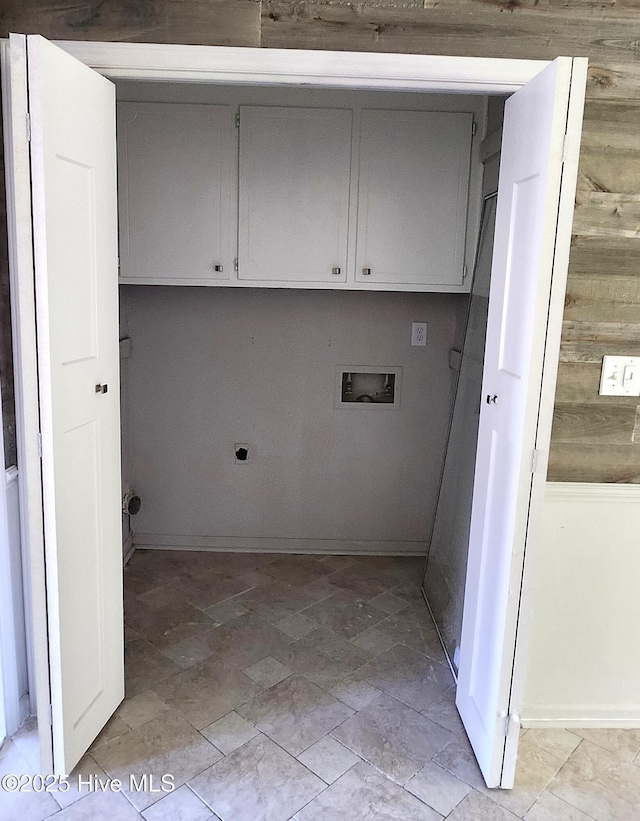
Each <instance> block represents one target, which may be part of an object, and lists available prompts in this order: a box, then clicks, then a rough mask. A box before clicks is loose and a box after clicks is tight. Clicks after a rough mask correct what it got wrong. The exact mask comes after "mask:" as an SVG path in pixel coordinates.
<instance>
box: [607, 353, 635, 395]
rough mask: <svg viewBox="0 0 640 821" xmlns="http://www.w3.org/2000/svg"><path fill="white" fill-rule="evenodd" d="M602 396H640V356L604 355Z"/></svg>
mask: <svg viewBox="0 0 640 821" xmlns="http://www.w3.org/2000/svg"><path fill="white" fill-rule="evenodd" d="M600 396H640V356H605V357H603V358H602V374H601V376H600Z"/></svg>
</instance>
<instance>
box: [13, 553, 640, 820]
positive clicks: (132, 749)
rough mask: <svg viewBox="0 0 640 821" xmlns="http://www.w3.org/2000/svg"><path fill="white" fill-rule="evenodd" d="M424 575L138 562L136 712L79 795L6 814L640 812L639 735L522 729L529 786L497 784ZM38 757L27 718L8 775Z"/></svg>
mask: <svg viewBox="0 0 640 821" xmlns="http://www.w3.org/2000/svg"><path fill="white" fill-rule="evenodd" d="M421 567H422V561H421V560H419V559H409V558H404V559H400V558H395V559H394V558H355V557H344V556H325V557H319V556H274V555H248V554H213V553H184V552H177V551H176V552H173V551H138V552H136V554H135V555H134V556H133V558H132V560H131V562H130V563H129V565H128V566H127V568H126V571H125V612H126V615H125V630H126V665H125V675H126V699H125V701H124V702H123V703H122V705H121V706H120V707H119V709H118V710H117V712H116V714H115V715H114V717H113V718H112V719H111V721H110V722H109V724H108V725H107V726H106V727H105V729H104V730H103V732H102V733H101V734H100V736H99V737H98V738H97V739H96V741H95V742H94V744H93V745H92V747H91V749H90V750H89V752H88V754H87V755H85V757H84V758H83V759H82V761H81V762H80V764H79V765H78V768H77V770H76V772H75V773H74V774H72V777H71V779H70V782H71V789H70V790H69V791H68V792H65V793H60V792H57V793H30V794H28V793H2V792H0V821H15V819H20V821H42V819H45V818H50V817H54V818H56V819H58V821H103V819H104V821H129V819H131V821H135V819H138V821H141V819H145V821H215V820H216V819H222V821H289V820H290V819H291V820H292V821H394V820H397V821H438V820H439V819H442V818H447V819H450V821H509V820H511V821H514V819H525V821H627V819H628V821H637V819H639V818H640V730H627V731H623V730H599V731H596V730H574V731H571V732H569V731H567V730H527V731H524V732H523V737H522V740H521V744H520V756H519V766H518V776H517V783H516V787H515V789H513V790H510V791H503V790H487V789H486V788H485V787H484V785H483V781H482V778H481V776H480V773H479V771H478V768H477V765H476V763H475V760H474V758H473V755H472V753H471V750H470V748H469V744H468V742H467V740H466V736H465V735H464V732H463V730H462V726H461V724H460V721H459V719H458V716H457V713H456V709H455V705H454V702H453V697H454V696H453V679H452V677H451V674H450V672H449V670H448V668H447V665H446V663H445V659H444V656H443V653H442V650H441V649H440V645H439V643H438V640H437V636H436V634H435V630H434V628H433V625H432V624H431V622H430V620H429V616H428V614H427V611H426V608H425V605H424V603H423V601H422V597H421V594H420V589H419V580H420V572H421ZM36 752H37V751H36V745H35V737H34V733H33V728H32V727H31V726H30V725H26V726H25V728H23V730H21V732H20V733H18V735H17V736H16V737H15V738H14V739H13V741H11V742H9V743H7V744H5V746H4V747H3V748H2V750H1V751H0V776H1V775H3V774H6V773H31V772H35V771H36V769H37V757H36ZM79 774H81V775H83V776H84V777H85V783H86V779H88V778H89V777H90V776H91V775H93V777H94V782H93V783H94V785H97V784H99V783H105V784H106V783H107V782H108V780H109V779H117V778H118V779H121V780H122V782H123V791H122V792H111V791H106V792H102V791H101V790H99V789H98V790H94V791H91V792H89V791H88V790H87V788H86V787H85V788H83V789H81V790H78V789H77V787H76V785H77V777H78V775H79ZM130 774H134V775H136V776H138V777H140V776H142V775H144V774H147V775H152V776H153V777H154V783H149V782H147V783H146V784H145V785H144V786H145V787H147V789H146V790H136V789H133V787H134V786H135V785H131V784H130V782H129V776H130ZM163 774H171V775H172V776H173V778H174V783H175V787H176V789H175V791H173V792H171V793H164V792H162V790H161V786H162V785H161V781H160V778H161V776H162V775H163ZM96 779H99V780H100V781H98V780H96Z"/></svg>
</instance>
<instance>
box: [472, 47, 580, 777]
mask: <svg viewBox="0 0 640 821" xmlns="http://www.w3.org/2000/svg"><path fill="white" fill-rule="evenodd" d="M572 63H573V61H572V60H571V59H570V58H558V59H557V60H555V61H554V62H553V63H552V64H551V65H550V66H548V67H547V68H545V69H544V70H543V71H542V72H540V74H538V75H537V76H536V77H535V78H534V79H533V80H531V81H530V82H529V83H527V84H526V85H525V86H524V87H523V88H522V89H521V90H519V91H517V92H516V93H515V94H513V95H512V96H511V97H510V98H509V100H508V101H507V103H506V107H505V118H504V126H503V135H504V137H503V143H502V156H501V165H500V181H499V185H498V210H497V216H496V232H495V240H494V252H493V263H492V274H491V291H490V296H489V318H488V330H487V341H486V349H485V364H484V374H483V388H482V405H481V414H480V426H479V435H478V450H477V454H476V471H475V483H474V495H473V512H472V517H471V532H470V539H469V556H468V565H467V577H466V587H465V601H464V615H463V623H462V638H461V649H460V667H459V677H458V689H457V695H456V704H457V706H458V709H459V711H460V714H461V716H462V719H463V722H464V725H465V728H466V730H467V734H468V735H469V739H470V741H471V744H472V746H473V749H474V752H475V754H476V757H477V759H478V763H479V765H480V768H481V770H482V773H483V775H484V778H485V780H486V782H487V785H488V786H490V787H497V786H501V787H505V788H508V787H511V786H513V778H514V772H515V758H516V753H517V737H518V730H519V719H518V714H517V713H518V709H519V707H518V703H517V699H516V700H514V699H513V698H512V680H513V676H514V658H515V653H516V632H517V626H518V616H519V609H520V607H521V604H522V600H521V592H522V581H523V567H524V562H525V548H527V549H529V548H531V547H532V544H531V540H530V539H529V536H530V533H529V529H530V528H529V525H530V517H531V513H532V510H534V512H535V509H534V508H535V506H536V504H537V501H536V499H532V490H533V482H534V474H535V472H536V470H539V471H540V474H541V475H542V482H543V480H544V472H545V470H546V464H547V458H548V445H549V434H550V424H549V422H548V417H549V415H550V413H551V409H552V403H553V393H552V391H553V387H554V382H555V380H554V378H553V377H552V378H551V379H550V380H549V381H548V384H547V386H546V388H545V397H544V399H545V402H544V405H541V386H542V385H543V379H544V378H545V376H546V375H545V373H544V371H545V369H546V370H549V369H552V370H553V373H554V374H555V369H556V367H557V349H558V346H559V335H558V336H557V338H554V339H553V342H552V343H551V345H550V346H549V348H547V342H548V339H547V332H548V327H549V318H550V297H551V291H552V287H554V282H553V279H554V277H556V278H557V279H558V280H559V281H561V282H564V279H563V277H566V266H567V261H568V255H566V258H565V259H563V260H562V263H561V264H559V261H558V258H557V256H558V249H557V241H556V235H557V229H558V221H559V205H560V203H561V196H562V202H563V208H564V210H566V208H567V201H569V203H570V205H571V206H572V199H573V194H574V192H575V173H574V168H573V165H575V164H576V163H573V164H572V168H571V169H570V171H569V173H568V174H565V176H564V179H563V147H564V144H565V134H566V133H567V125H568V111H569V99H570V91H571V79H572V68H573V65H572ZM582 97H584V89H583V90H582ZM579 122H580V120H578V123H579ZM578 139H579V129H578ZM563 189H564V190H563ZM569 225H570V223H569ZM564 228H565V232H566V228H567V226H564ZM555 285H556V287H557V282H556V283H555ZM563 290H564V289H563ZM555 324H556V325H557V324H558V323H557V318H556V321H555ZM553 336H554V337H555V333H554V334H553ZM553 343H555V352H554V351H553V350H551V348H552V346H553ZM543 417H544V418H543ZM541 423H542V426H544V428H545V431H544V434H545V435H546V436H545V435H543V436H540V428H541ZM532 504H533V506H534V507H533V508H532ZM507 737H509V744H508V745H507Z"/></svg>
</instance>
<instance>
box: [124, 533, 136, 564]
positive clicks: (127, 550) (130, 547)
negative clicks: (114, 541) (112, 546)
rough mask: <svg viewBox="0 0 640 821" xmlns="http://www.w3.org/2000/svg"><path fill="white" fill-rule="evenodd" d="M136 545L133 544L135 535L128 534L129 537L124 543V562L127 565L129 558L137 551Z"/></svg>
mask: <svg viewBox="0 0 640 821" xmlns="http://www.w3.org/2000/svg"><path fill="white" fill-rule="evenodd" d="M135 549H136V548H135V545H134V544H133V536H132V535H131V533H129V535H128V536H127V538H126V539H125V540H124V542H123V543H122V564H123V565H126V564H127V562H128V561H129V559H130V558H131V557H132V556H133V554H134V552H135Z"/></svg>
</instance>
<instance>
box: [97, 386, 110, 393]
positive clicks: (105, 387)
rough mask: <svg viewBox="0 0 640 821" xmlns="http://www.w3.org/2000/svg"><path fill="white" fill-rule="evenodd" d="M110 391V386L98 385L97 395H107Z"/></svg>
mask: <svg viewBox="0 0 640 821" xmlns="http://www.w3.org/2000/svg"><path fill="white" fill-rule="evenodd" d="M108 390H109V386H108V385H96V393H106V392H107V391H108Z"/></svg>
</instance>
